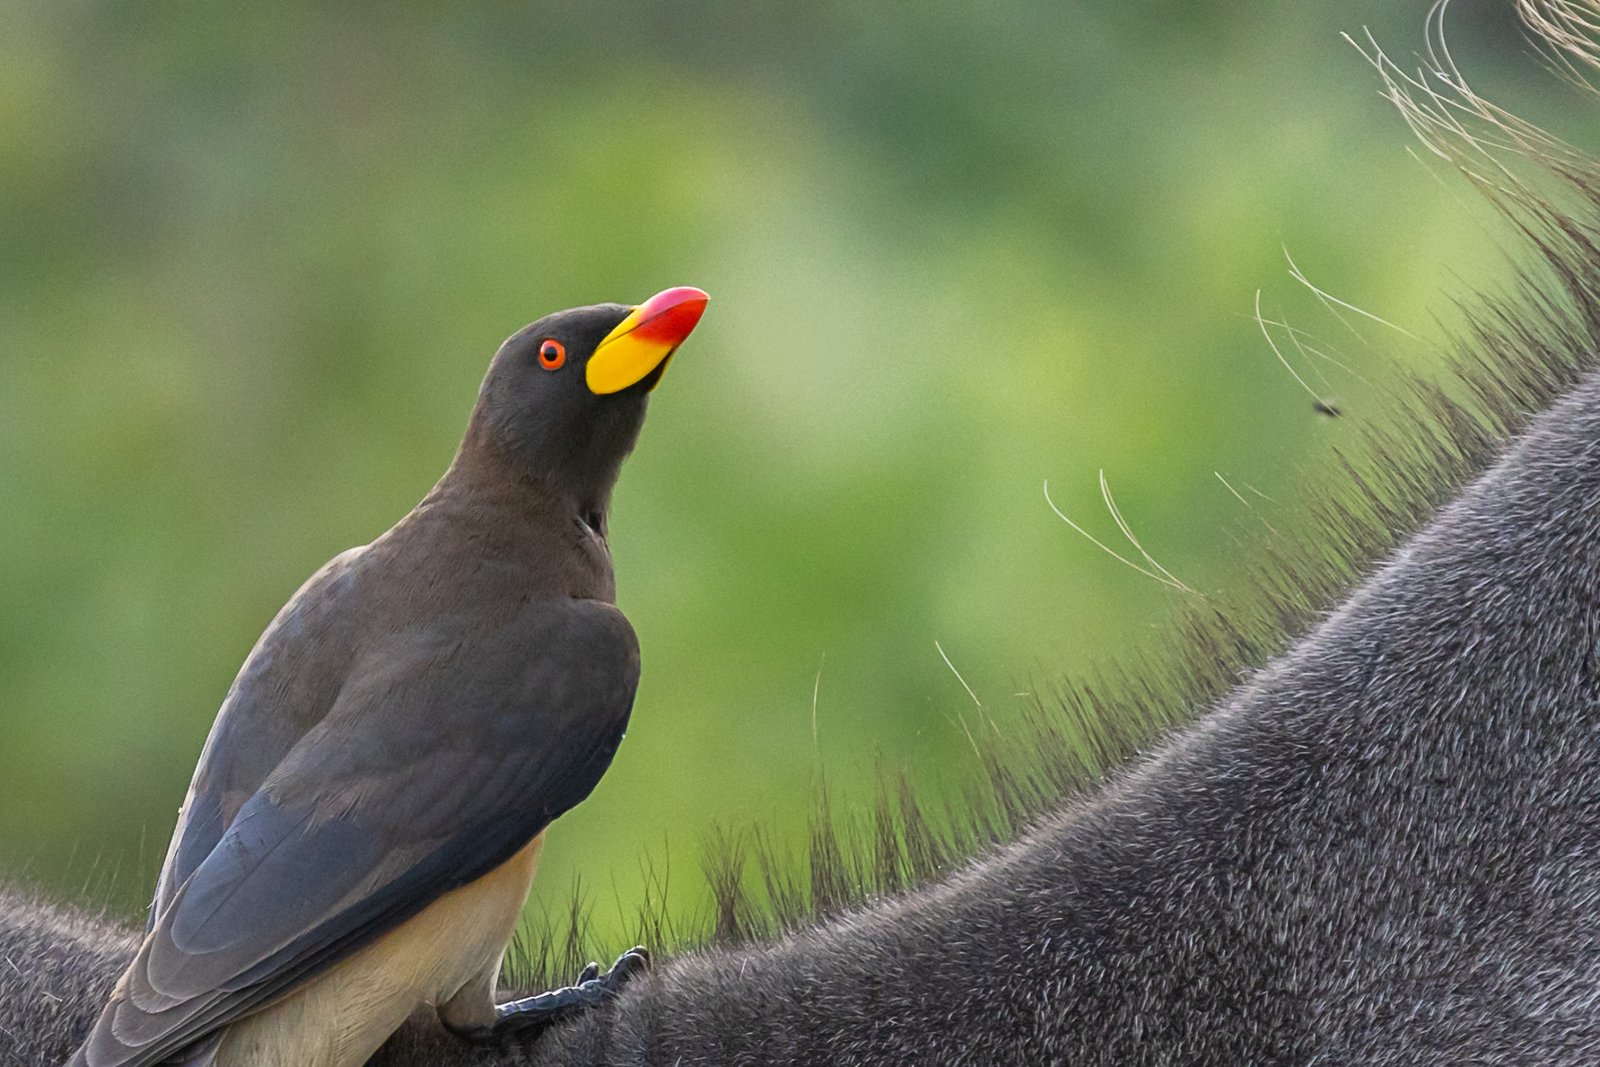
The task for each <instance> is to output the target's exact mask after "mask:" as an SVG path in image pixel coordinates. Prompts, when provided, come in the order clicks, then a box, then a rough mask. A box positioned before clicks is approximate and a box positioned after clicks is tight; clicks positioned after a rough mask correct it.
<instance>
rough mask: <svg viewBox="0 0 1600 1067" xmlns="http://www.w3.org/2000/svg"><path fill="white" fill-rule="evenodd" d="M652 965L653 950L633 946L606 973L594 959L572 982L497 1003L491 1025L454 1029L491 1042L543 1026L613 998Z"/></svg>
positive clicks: (469, 1037)
mask: <svg viewBox="0 0 1600 1067" xmlns="http://www.w3.org/2000/svg"><path fill="white" fill-rule="evenodd" d="M649 968H650V953H648V952H646V951H645V950H644V949H643V948H642V947H637V948H631V949H629V950H628V951H626V952H624V953H623V954H622V955H620V956H618V957H617V962H615V963H613V964H612V965H611V970H609V971H607V972H606V973H605V974H601V973H600V965H599V964H598V963H591V964H589V966H587V967H585V968H584V969H583V971H582V973H580V974H579V975H578V980H577V981H576V982H574V983H572V984H571V985H569V986H563V987H562V988H560V989H552V990H550V992H548V993H539V994H537V995H536V996H531V997H523V998H522V999H521V1000H513V1001H510V1002H508V1003H505V1004H498V1005H496V1006H495V1009H494V1022H493V1023H492V1024H491V1025H489V1026H474V1027H461V1028H452V1029H455V1032H456V1033H457V1034H458V1035H459V1036H461V1037H463V1038H465V1039H466V1040H468V1041H471V1042H474V1043H476V1044H492V1043H494V1042H496V1041H499V1040H501V1039H502V1038H504V1037H506V1036H507V1035H508V1034H520V1033H526V1032H527V1031H529V1030H542V1029H544V1028H545V1027H546V1026H549V1025H550V1024H551V1023H555V1022H559V1021H561V1020H562V1019H565V1018H569V1017H571V1016H573V1015H576V1014H578V1013H579V1012H581V1011H584V1010H586V1009H588V1008H592V1007H594V1006H595V1005H597V1004H603V1003H604V1002H606V1001H607V1000H610V999H611V998H612V997H614V996H616V995H617V993H618V992H620V991H621V989H622V987H623V986H625V985H627V984H628V982H630V981H631V980H633V979H634V978H636V977H637V976H638V975H640V974H642V973H644V972H645V971H646V970H648V969H649Z"/></svg>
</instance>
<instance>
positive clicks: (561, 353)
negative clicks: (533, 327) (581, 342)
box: [539, 337, 567, 370]
mask: <svg viewBox="0 0 1600 1067" xmlns="http://www.w3.org/2000/svg"><path fill="white" fill-rule="evenodd" d="M566 361H567V346H566V345H564V344H562V343H561V342H560V341H557V340H556V339H555V338H554V337H551V338H547V339H546V340H545V342H544V344H542V345H540V346H539V366H541V367H543V368H544V369H545V370H560V369H561V365H562V364H563V363H565V362H566Z"/></svg>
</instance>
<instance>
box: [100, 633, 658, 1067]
mask: <svg viewBox="0 0 1600 1067" xmlns="http://www.w3.org/2000/svg"><path fill="white" fill-rule="evenodd" d="M637 681H638V647H637V644H636V643H635V641H634V637H633V633H632V630H631V629H630V628H629V627H628V624H627V622H626V620H625V619H623V617H622V616H621V614H620V613H618V612H617V611H616V610H615V609H613V608H610V607H609V606H606V605H602V604H598V603H596V602H593V601H563V602H560V603H559V604H550V603H547V604H544V605H541V606H536V607H532V608H529V609H526V610H525V611H524V612H523V613H522V615H521V616H519V617H518V618H517V619H515V620H513V621H512V622H510V623H508V624H507V625H506V626H504V627H501V628H499V629H497V630H495V631H494V632H493V633H492V634H488V635H479V636H477V637H475V638H464V637H462V636H461V635H460V631H459V629H452V628H450V627H448V626H440V627H436V628H434V629H433V630H432V631H431V632H420V631H419V632H415V633H409V634H402V635H399V636H397V637H396V639H395V640H394V641H393V642H391V643H389V644H388V645H386V646H385V647H384V648H382V649H379V650H375V651H374V653H373V654H371V655H369V656H368V657H365V658H364V659H363V660H362V662H361V664H360V666H359V667H358V669H357V670H356V671H354V672H352V676H351V679H350V681H349V682H348V683H347V685H346V686H345V689H344V691H343V692H342V693H341V695H340V697H339V700H338V702H337V703H336V704H335V706H334V708H333V710H332V711H331V712H330V713H329V715H328V716H327V718H326V719H325V720H324V721H323V722H322V723H321V724H320V725H319V726H318V727H316V728H315V729H314V730H313V731H311V733H309V734H308V735H307V736H306V737H305V739H304V740H303V741H302V742H301V743H300V744H299V745H297V746H296V747H295V749H294V750H293V751H291V752H290V754H289V755H288V757H286V758H285V760H284V761H283V763H282V764H281V765H280V766H279V767H278V768H277V770H275V771H274V772H273V774H272V775H271V776H269V777H268V779H267V781H266V783H265V784H264V785H263V786H262V788H261V790H260V791H259V792H258V793H257V794H256V795H255V796H253V797H252V798H251V799H250V800H249V801H247V802H246V803H245V805H244V806H243V807H242V808H241V809H240V811H239V814H238V816H237V818H235V819H234V821H233V823H232V824H231V825H230V826H229V827H228V829H227V830H226V832H225V833H223V835H222V837H221V839H220V840H219V841H218V843H217V845H216V847H215V848H214V849H212V850H211V852H210V854H209V855H207V856H206V857H205V859H204V860H203V861H202V862H201V863H200V864H199V866H198V867H196V868H195V871H194V873H193V875H191V876H190V877H189V878H188V879H187V880H186V881H185V882H184V883H183V884H182V885H181V886H180V887H179V889H178V891H177V892H176V893H175V894H174V896H173V899H172V901H171V903H170V904H169V905H168V906H167V907H166V908H164V909H163V910H162V912H161V914H160V915H158V916H157V917H156V920H155V924H154V927H153V929H152V930H151V932H150V934H149V935H148V936H147V938H146V939H145V942H144V944H143V945H142V946H141V948H140V951H139V953H138V955H137V957H136V958H135V960H134V962H133V964H132V965H131V966H130V968H129V970H128V973H127V975H126V976H125V978H124V981H123V982H122V983H121V984H120V985H119V987H118V990H117V993H116V994H115V995H114V996H113V998H112V1001H111V1003H110V1004H108V1005H107V1007H106V1011H105V1013H104V1014H103V1015H102V1016H101V1018H100V1020H99V1022H98V1023H97V1024H96V1027H95V1030H94V1033H93V1034H92V1036H91V1038H90V1041H89V1043H88V1044H87V1046H86V1048H85V1052H86V1053H87V1055H86V1056H85V1062H86V1063H88V1064H89V1065H90V1067H113V1065H116V1067H137V1065H144V1064H154V1063H159V1062H161V1060H163V1059H165V1058H166V1057H168V1056H170V1055H172V1054H173V1053H174V1052H177V1051H179V1050H181V1049H183V1048H184V1047H185V1046H186V1045H189V1044H191V1043H192V1042H194V1041H196V1040H198V1039H200V1038H202V1037H204V1036H205V1035H206V1034H207V1033H210V1032H211V1031H213V1030H215V1029H216V1028H218V1027H220V1026H223V1025H225V1024H227V1023H228V1022H230V1021H232V1020H234V1019H237V1018H239V1017H241V1016H243V1015H247V1014H249V1013H250V1012H252V1011H254V1010H256V1009H258V1008H260V1007H263V1006H265V1005H266V1004H268V1003H270V1002H271V1001H273V1000H274V999H276V998H278V997H279V996H281V995H283V994H284V993H285V992H287V991H289V990H292V989H293V988H294V987H296V986H297V985H299V984H300V983H302V982H304V981H305V980H307V979H308V978H310V977H312V976H313V975H315V974H317V973H318V972H319V971H320V970H321V969H322V968H324V967H326V966H328V965H329V964H330V963H332V962H334V961H336V960H338V959H340V958H342V957H344V956H345V955H347V954H349V953H350V952H351V951H353V950H355V949H356V948H359V947H360V946H362V945H364V944H366V943H368V942H370V941H371V940H373V939H374V938H376V937H378V936H380V935H381V934H383V933H385V932H387V931H388V930H391V929H393V928H394V927H395V926H397V925H399V924H400V923H402V922H404V921H405V920H406V919H408V918H410V917H411V916H413V915H415V914H416V913H417V912H419V911H421V910H422V909H423V908H425V907H426V906H427V905H428V904H430V903H431V902H432V901H434V900H436V899H437V898H438V897H439V896H440V895H441V894H443V893H445V892H448V891H449V890H451V889H454V888H456V887H457V886H460V885H464V884H466V883H468V882H471V881H473V880H474V879H476V878H478V877H480V876H481V875H483V874H485V873H487V872H488V871H490V870H493V869H494V868H495V867H497V866H499V865H500V864H501V863H504V862H505V861H506V860H507V859H509V858H510V857H511V856H512V855H514V854H515V853H516V852H517V850H518V849H520V848H521V847H522V846H524V845H525V844H526V843H527V842H528V841H529V840H530V839H531V838H532V837H533V836H534V835H535V834H537V833H538V832H539V831H540V830H542V829H543V828H544V826H545V825H546V824H547V823H548V822H549V821H550V820H551V819H554V818H555V817H556V816H558V815H560V814H561V813H562V812H564V811H566V810H567V809H568V808H570V807H572V806H573V805H574V804H576V803H578V802H579V801H580V800H582V799H583V798H584V797H585V796H587V795H588V793H589V791H590V790H591V789H593V788H594V785H595V783H596V782H597V781H598V780H599V778H600V775H601V774H602V773H603V772H604V771H605V768H606V767H607V765H608V764H609V763H610V761H611V757H612V754H613V753H614V752H615V751H616V746H617V744H618V743H619V742H620V741H621V738H622V732H623V729H624V728H625V726H626V724H627V718H628V713H629V710H630V708H631V707H632V703H633V694H634V689H635V687H636V685H637Z"/></svg>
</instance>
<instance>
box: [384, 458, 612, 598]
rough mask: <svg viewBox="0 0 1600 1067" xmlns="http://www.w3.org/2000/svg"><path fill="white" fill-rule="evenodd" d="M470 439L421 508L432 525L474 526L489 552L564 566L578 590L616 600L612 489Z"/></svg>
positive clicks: (422, 515)
mask: <svg viewBox="0 0 1600 1067" xmlns="http://www.w3.org/2000/svg"><path fill="white" fill-rule="evenodd" d="M470 444H471V443H470V442H469V444H467V445H464V446H463V447H462V449H461V451H460V452H459V453H458V454H457V455H456V458H455V461H454V462H453V463H452V464H451V465H450V469H449V470H447V471H446V472H445V474H444V477H442V478H441V479H439V482H438V484H436V485H435V486H434V487H433V489H432V490H431V491H430V492H429V493H428V495H427V497H425V498H424V499H423V501H422V503H421V504H420V505H419V506H418V507H417V509H416V511H415V512H413V515H415V516H416V517H417V518H418V519H420V520H423V521H426V522H428V523H429V524H432V523H435V522H438V523H444V524H446V525H449V526H462V525H464V526H466V527H468V528H470V530H471V532H472V538H471V540H472V543H473V544H475V545H476V546H478V548H479V549H480V550H481V551H482V552H484V553H485V554H486V555H491V556H495V557H500V558H506V557H513V558H515V557H520V558H524V559H526V560H529V561H533V560H537V561H539V566H540V567H541V569H543V568H545V567H548V566H550V565H551V564H552V563H554V559H553V557H559V558H562V559H566V560H567V563H566V564H565V565H563V566H561V568H560V569H562V570H563V571H569V572H570V574H569V577H570V579H571V580H572V581H573V582H575V583H576V584H575V585H574V588H573V589H572V590H571V592H572V594H573V595H583V596H591V597H596V598H598V599H603V600H610V599H611V598H612V596H613V595H614V593H613V590H614V585H613V577H612V569H611V551H610V548H609V546H608V545H607V543H606V533H607V511H608V509H609V506H610V490H609V487H607V488H606V490H605V491H604V492H587V493H580V492H574V491H572V490H571V489H569V488H567V487H565V486H563V485H562V484H561V483H560V481H559V480H558V479H554V478H547V477H541V476H540V475H539V473H538V472H536V471H530V470H528V469H527V467H526V465H524V464H518V463H514V462H512V461H511V460H509V459H508V458H506V457H503V456H500V455H498V454H497V453H496V452H494V451H493V450H488V449H480V448H473V447H471V446H470Z"/></svg>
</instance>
